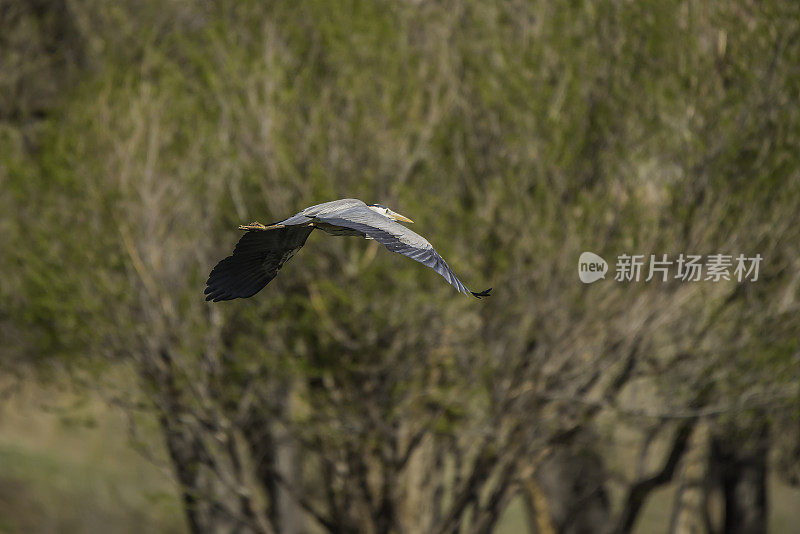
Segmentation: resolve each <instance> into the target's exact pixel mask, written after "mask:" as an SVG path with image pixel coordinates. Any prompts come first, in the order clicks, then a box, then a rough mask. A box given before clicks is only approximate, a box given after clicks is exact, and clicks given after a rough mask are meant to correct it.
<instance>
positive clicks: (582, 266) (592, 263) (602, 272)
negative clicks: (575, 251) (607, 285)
mask: <svg viewBox="0 0 800 534" xmlns="http://www.w3.org/2000/svg"><path fill="white" fill-rule="evenodd" d="M607 272H608V264H607V263H606V260H604V259H603V258H601V257H600V256H598V255H597V254H595V253H594V252H584V253H583V254H581V257H580V258H578V278H580V279H581V282H583V283H584V284H591V283H592V282H596V281H598V280H600V279H601V278H605V277H606V273H607Z"/></svg>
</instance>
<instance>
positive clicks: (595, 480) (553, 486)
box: [525, 444, 610, 534]
mask: <svg viewBox="0 0 800 534" xmlns="http://www.w3.org/2000/svg"><path fill="white" fill-rule="evenodd" d="M535 476H536V481H535V482H536V483H535V484H533V485H529V484H526V487H525V499H526V501H527V504H526V510H527V511H528V513H529V514H536V516H537V517H530V518H529V525H536V526H537V530H544V531H545V532H543V533H542V534H545V533H546V532H547V531H548V530H550V529H552V530H553V531H554V532H559V533H563V534H578V533H582V532H596V531H597V529H598V527H600V526H601V525H607V524H608V523H609V520H610V519H609V502H608V496H607V494H606V490H605V486H604V485H603V482H604V480H605V472H604V468H603V463H602V459H601V458H600V456H599V455H598V454H597V453H596V452H595V451H593V450H591V449H590V448H589V447H588V446H587V445H584V444H570V445H567V446H565V447H563V448H559V449H558V450H556V451H554V452H553V453H551V454H549V455H548V456H547V457H546V458H544V459H543V460H542V462H541V464H540V465H539V468H538V469H537V471H536V475H535ZM543 501H545V502H543ZM545 505H546V509H547V510H546V511H547V515H548V516H549V517H539V516H541V515H542V511H541V509H542V507H543V506H545Z"/></svg>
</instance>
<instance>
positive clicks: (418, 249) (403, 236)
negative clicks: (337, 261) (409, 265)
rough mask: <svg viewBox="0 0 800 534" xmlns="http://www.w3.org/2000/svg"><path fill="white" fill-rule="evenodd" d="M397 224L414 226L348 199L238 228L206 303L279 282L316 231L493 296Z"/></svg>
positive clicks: (395, 215)
mask: <svg viewBox="0 0 800 534" xmlns="http://www.w3.org/2000/svg"><path fill="white" fill-rule="evenodd" d="M397 221H403V222H408V223H411V222H414V221H412V220H411V219H409V218H408V217H404V216H402V215H400V214H399V213H395V212H394V211H392V210H390V209H389V208H387V207H386V206H382V205H380V204H370V205H367V204H365V203H363V202H362V201H360V200H358V199H355V198H344V199H341V200H334V201H332V202H325V203H324V204H317V205H316V206H311V207H308V208H306V209H304V210H303V211H301V212H300V213H298V214H296V215H293V216H291V217H289V218H288V219H286V220H283V221H280V222H277V223H274V224H270V225H263V224H261V223H259V222H253V223H250V224H246V225H242V226H240V227H239V229H240V230H247V233H245V234H244V235H243V236H242V238H241V239H240V240H239V242H238V243H237V244H236V248H235V249H234V251H233V254H232V255H231V256H228V257H227V258H225V259H224V260H222V261H220V262H219V263H218V264H217V265H216V267H214V269H213V270H212V271H211V274H210V275H208V281H206V285H207V286H208V287H206V290H205V294H206V300H213V301H214V302H217V301H220V300H233V299H236V298H247V297H252V296H253V295H255V294H256V293H258V292H259V291H261V289H263V287H264V286H266V285H267V284H268V283H269V282H270V281H271V280H272V279H273V278H275V276H276V275H277V274H278V271H279V270H280V268H281V267H283V264H284V263H286V262H287V261H288V260H289V258H291V257H292V256H294V254H295V253H296V252H297V251H298V250H300V248H301V247H302V246H303V245H304V244H305V242H306V239H307V238H308V236H309V234H310V233H311V232H312V231H314V229H315V228H319V229H320V230H322V231H324V232H327V233H328V234H331V235H349V236H360V237H363V238H365V239H374V240H375V241H377V242H378V243H380V244H381V245H383V246H385V247H386V248H388V249H389V250H391V251H392V252H399V253H400V254H403V255H404V256H408V257H409V258H411V259H413V260H416V261H418V262H420V263H422V264H424V265H427V266H428V267H430V268H431V269H433V270H435V271H436V272H437V273H439V274H440V275H442V276H443V277H444V279H445V280H447V281H448V282H449V283H450V284H452V285H453V287H455V288H456V289H457V290H458V291H459V292H460V293H464V294H472V295H474V296H475V297H477V298H481V297H487V296H489V292H490V291H491V289H492V288H489V289H486V290H484V291H481V292H478V293H476V292H474V291H470V290H469V289H467V286H465V285H464V284H463V283H461V280H459V279H458V278H457V277H456V275H455V273H453V271H452V270H451V269H450V267H448V265H447V263H445V261H444V260H443V259H442V257H441V256H439V254H438V253H437V252H436V251H435V250H434V249H433V246H431V244H430V243H428V241H427V240H426V239H425V238H424V237H422V236H421V235H419V234H416V233H414V232H412V231H411V230H409V229H408V228H406V227H405V226H403V225H402V224H400V223H398V222H397Z"/></svg>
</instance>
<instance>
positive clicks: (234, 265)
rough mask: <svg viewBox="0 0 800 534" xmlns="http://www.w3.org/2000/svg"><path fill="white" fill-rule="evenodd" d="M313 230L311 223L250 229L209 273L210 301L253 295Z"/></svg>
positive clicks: (270, 278)
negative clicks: (231, 251) (230, 252)
mask: <svg viewBox="0 0 800 534" xmlns="http://www.w3.org/2000/svg"><path fill="white" fill-rule="evenodd" d="M251 226H252V225H251ZM313 230H314V228H313V227H311V226H309V225H308V224H306V225H302V226H301V225H295V226H280V227H273V228H269V227H263V229H255V230H249V231H248V232H247V233H246V234H244V235H243V236H242V238H241V239H240V240H239V242H238V243H237V244H236V248H235V249H234V250H233V254H232V255H231V256H228V257H227V258H225V259H224V260H222V261H220V262H219V263H218V264H217V265H216V267H214V269H213V270H212V271H211V274H209V275H208V281H206V286H208V287H206V290H205V294H206V300H213V301H214V302H217V301H220V300H232V299H236V298H247V297H252V296H253V295H255V294H256V293H258V292H259V291H261V289H262V288H263V287H264V286H265V285H267V284H268V283H269V282H270V281H271V280H272V279H273V278H275V276H276V275H277V274H278V271H279V270H280V268H281V267H283V264H284V263H286V261H287V260H288V259H289V258H291V257H292V256H293V255H294V253H295V252H297V251H298V250H299V249H300V248H301V247H302V246H303V245H304V244H305V242H306V239H307V238H308V235H309V234H310V233H311V232H312V231H313Z"/></svg>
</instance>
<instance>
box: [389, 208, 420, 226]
mask: <svg viewBox="0 0 800 534" xmlns="http://www.w3.org/2000/svg"><path fill="white" fill-rule="evenodd" d="M389 213H391V214H392V216H393V217H394V220H395V221H403V222H407V223H412V224H413V223H414V221H412V220H411V219H409V218H408V217H405V216H403V215H400V214H399V213H397V212H396V211H392V210H389Z"/></svg>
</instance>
